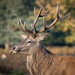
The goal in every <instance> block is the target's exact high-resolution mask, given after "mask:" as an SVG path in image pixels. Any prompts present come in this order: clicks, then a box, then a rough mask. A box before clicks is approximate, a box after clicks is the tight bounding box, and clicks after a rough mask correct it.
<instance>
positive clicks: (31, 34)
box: [10, 5, 71, 54]
mask: <svg viewBox="0 0 75 75" xmlns="http://www.w3.org/2000/svg"><path fill="white" fill-rule="evenodd" d="M42 9H43V6H42V7H41V8H40V10H39V12H38V14H36V8H34V15H35V17H36V18H35V20H34V23H33V24H31V30H28V29H27V28H26V25H25V22H24V25H23V24H22V22H21V20H20V21H19V22H18V27H19V29H20V30H21V31H23V32H24V33H26V34H27V35H21V36H22V38H23V39H24V40H23V41H22V42H20V43H19V44H17V45H16V46H14V47H12V50H11V51H10V53H11V52H12V53H23V54H30V53H31V52H33V51H34V50H35V49H36V48H41V45H42V43H41V40H43V39H44V38H45V37H46V36H47V34H48V32H45V33H43V34H40V35H37V34H38V33H41V32H44V31H46V30H48V29H49V28H51V27H52V26H53V25H54V24H55V23H56V22H57V21H58V20H61V19H65V18H67V17H68V16H69V15H70V14H71V13H68V14H67V15H66V16H64V17H60V16H59V10H58V9H59V6H58V5H57V11H56V18H55V20H54V21H53V22H52V23H51V24H50V25H49V26H48V27H46V26H45V24H44V16H46V15H47V14H48V13H49V12H50V11H48V12H47V13H45V14H44V15H41V12H42ZM39 17H43V26H44V29H42V30H39V31H37V30H36V27H35V24H36V23H37V21H38V18H39ZM19 23H20V24H21V26H22V27H23V28H24V29H22V28H21V27H20V25H19ZM36 50H37V49H36Z"/></svg>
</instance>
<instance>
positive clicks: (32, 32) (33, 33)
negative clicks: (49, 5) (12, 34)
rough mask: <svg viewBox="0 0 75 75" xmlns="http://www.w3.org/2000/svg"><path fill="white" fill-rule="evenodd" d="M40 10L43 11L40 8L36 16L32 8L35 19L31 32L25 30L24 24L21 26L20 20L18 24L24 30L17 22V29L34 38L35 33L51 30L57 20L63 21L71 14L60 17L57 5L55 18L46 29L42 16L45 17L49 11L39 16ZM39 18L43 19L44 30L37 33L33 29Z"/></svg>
mask: <svg viewBox="0 0 75 75" xmlns="http://www.w3.org/2000/svg"><path fill="white" fill-rule="evenodd" d="M42 9H43V6H42V7H41V8H40V10H39V12H38V14H36V7H35V8H34V15H35V17H36V18H35V20H34V23H33V24H31V27H32V30H31V31H30V30H28V29H27V28H26V25H25V22H24V25H23V24H22V22H21V20H20V24H21V25H22V27H23V28H24V30H23V29H22V28H21V27H20V25H19V22H18V26H19V29H20V30H21V31H23V32H25V33H27V34H30V33H31V34H32V35H33V36H34V37H36V34H37V33H41V32H44V31H46V30H48V29H49V28H51V27H52V26H53V25H54V24H55V23H56V22H57V21H58V20H62V19H65V18H67V17H68V16H70V14H71V13H68V14H67V15H66V16H64V17H60V16H59V6H58V5H57V12H56V18H55V20H54V21H53V22H52V23H51V24H50V25H49V26H48V27H46V26H45V23H44V16H46V15H47V14H48V13H49V12H50V11H48V12H47V13H45V14H43V15H41V12H42ZM39 17H43V25H44V29H42V30H39V31H37V30H36V27H35V24H36V22H37V21H38V18H39ZM33 30H34V31H33Z"/></svg>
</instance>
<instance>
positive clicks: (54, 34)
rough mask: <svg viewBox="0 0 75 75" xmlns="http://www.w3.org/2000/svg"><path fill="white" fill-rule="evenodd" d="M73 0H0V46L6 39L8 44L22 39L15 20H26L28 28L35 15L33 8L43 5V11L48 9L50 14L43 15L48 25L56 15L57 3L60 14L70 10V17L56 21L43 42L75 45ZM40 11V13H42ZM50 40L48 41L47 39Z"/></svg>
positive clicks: (38, 26)
mask: <svg viewBox="0 0 75 75" xmlns="http://www.w3.org/2000/svg"><path fill="white" fill-rule="evenodd" d="M74 3H75V0H0V39H1V40H0V46H1V45H5V43H6V42H7V41H9V42H10V45H15V44H16V43H18V42H20V41H21V40H22V39H21V37H20V34H21V33H22V32H21V31H20V30H19V29H18V25H17V21H19V20H20V19H22V21H23V22H24V21H26V26H27V28H28V29H30V24H32V23H33V21H34V19H35V17H34V15H33V8H34V7H35V6H37V9H36V13H37V12H38V8H39V7H41V5H44V9H43V13H45V12H47V11H48V10H50V14H49V15H48V16H47V17H45V20H46V21H45V24H46V25H47V26H48V25H49V24H50V23H52V21H53V20H54V19H55V17H56V13H55V12H56V6H57V4H59V6H60V7H59V9H60V16H64V15H65V14H67V13H68V12H71V17H69V18H67V19H66V20H62V21H59V22H57V23H56V25H55V26H54V27H52V28H51V29H50V35H49V36H48V37H47V38H46V39H45V41H44V43H45V44H47V45H48V44H50V45H60V44H61V45H68V44H71V45H75V25H74V24H75V14H74V12H75V4H74ZM43 13H42V14H43ZM42 25H43V24H42V18H39V20H38V22H37V25H36V27H37V29H38V30H39V29H42V28H43V26H42ZM49 40H50V41H49Z"/></svg>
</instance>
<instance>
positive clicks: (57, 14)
mask: <svg viewBox="0 0 75 75" xmlns="http://www.w3.org/2000/svg"><path fill="white" fill-rule="evenodd" d="M70 14H71V13H68V14H67V15H66V16H64V17H60V16H59V6H58V5H57V12H56V19H55V20H54V21H53V22H52V23H51V24H50V25H49V26H48V27H46V26H45V24H44V19H43V24H44V29H43V30H40V31H37V33H41V32H44V31H46V30H48V29H49V28H51V27H52V26H53V25H54V24H55V23H56V22H57V21H58V20H62V19H65V18H67V17H68V16H70Z"/></svg>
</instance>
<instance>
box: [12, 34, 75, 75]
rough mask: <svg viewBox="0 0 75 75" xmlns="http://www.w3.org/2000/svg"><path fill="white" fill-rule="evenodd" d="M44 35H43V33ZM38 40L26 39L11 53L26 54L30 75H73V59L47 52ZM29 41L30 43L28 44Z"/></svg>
mask: <svg viewBox="0 0 75 75" xmlns="http://www.w3.org/2000/svg"><path fill="white" fill-rule="evenodd" d="M44 35H45V33H44ZM40 39H44V38H43V36H39V37H38V38H37V39H36V38H35V39H32V38H31V37H28V38H26V39H25V40H23V41H22V42H21V43H19V44H18V45H16V46H15V48H14V50H13V51H18V50H20V52H18V53H22V54H27V63H26V66H27V69H28V70H29V72H30V74H31V75H75V57H67V56H56V55H55V54H53V53H51V52H50V51H48V50H47V49H46V48H45V46H44V45H43V43H42V42H41V41H40ZM30 41H31V42H30Z"/></svg>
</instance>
